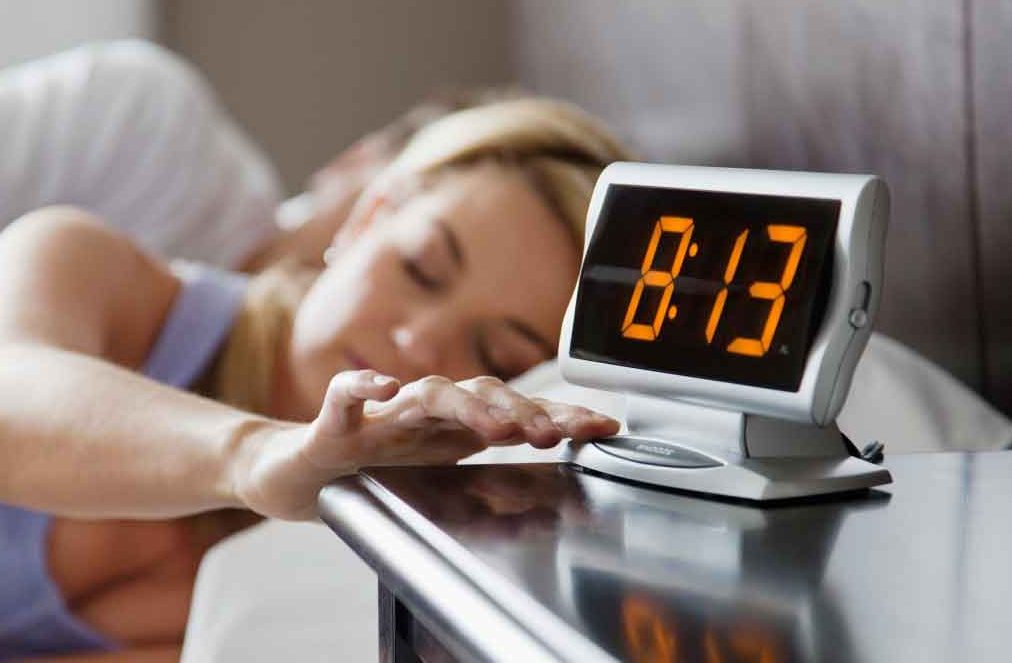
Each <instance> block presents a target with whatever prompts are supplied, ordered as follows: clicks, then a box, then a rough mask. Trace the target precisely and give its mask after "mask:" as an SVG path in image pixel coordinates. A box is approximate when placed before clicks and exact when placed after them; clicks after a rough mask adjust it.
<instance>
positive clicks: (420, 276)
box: [401, 258, 443, 292]
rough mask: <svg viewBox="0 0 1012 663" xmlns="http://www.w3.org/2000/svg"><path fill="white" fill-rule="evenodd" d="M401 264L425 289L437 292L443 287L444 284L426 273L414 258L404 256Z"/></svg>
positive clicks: (412, 278) (413, 279)
mask: <svg viewBox="0 0 1012 663" xmlns="http://www.w3.org/2000/svg"><path fill="white" fill-rule="evenodd" d="M401 266H402V267H403V268H404V271H405V272H406V273H407V275H408V276H409V277H410V278H411V280H412V281H414V282H415V283H417V284H418V285H420V286H421V287H422V288H424V289H425V290H428V291H429V292H437V291H439V289H440V288H442V286H443V284H442V283H440V282H439V281H437V280H436V279H434V278H432V277H431V276H429V275H428V274H426V273H425V272H424V271H423V270H422V268H421V267H419V266H418V263H417V262H415V261H414V260H411V259H410V258H403V259H401Z"/></svg>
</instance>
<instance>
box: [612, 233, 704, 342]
mask: <svg viewBox="0 0 1012 663" xmlns="http://www.w3.org/2000/svg"><path fill="white" fill-rule="evenodd" d="M692 228H693V222H692V219H690V218H688V217H684V216H662V217H661V218H660V219H658V220H657V223H656V225H654V231H653V234H651V236H650V242H648V243H647V250H646V253H644V254H643V264H642V265H641V266H640V278H639V279H637V281H636V286H635V287H634V288H633V293H632V296H631V297H630V298H629V305H628V307H626V312H625V319H624V320H623V321H622V336H625V337H626V338H634V339H637V340H640V341H653V340H655V339H656V338H657V335H658V334H659V333H660V331H661V325H662V324H663V323H664V317H665V315H666V314H667V312H668V304H670V303H671V296H672V294H674V291H675V278H677V277H678V274H679V273H680V272H681V271H682V264H683V263H684V262H685V254H686V252H687V251H688V248H689V244H690V242H691V240H692ZM664 233H681V234H682V236H681V239H679V241H678V248H677V249H676V251H675V259H674V261H673V262H672V264H671V269H670V270H669V271H666V272H665V271H661V270H658V269H653V263H654V256H656V255H657V247H658V245H659V244H660V242H661V235H663V234H664ZM646 286H651V287H657V288H661V287H663V288H664V292H663V293H662V294H661V301H660V304H658V306H657V310H656V311H655V312H654V316H653V322H652V323H651V324H646V323H643V322H636V323H634V322H633V320H634V319H635V318H636V311H637V309H638V308H639V304H640V300H641V299H642V298H643V290H644V288H645V287H646Z"/></svg>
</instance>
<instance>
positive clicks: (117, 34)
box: [0, 0, 159, 67]
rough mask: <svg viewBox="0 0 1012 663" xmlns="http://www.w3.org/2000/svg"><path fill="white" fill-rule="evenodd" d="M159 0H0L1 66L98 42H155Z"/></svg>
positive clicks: (157, 27)
mask: <svg viewBox="0 0 1012 663" xmlns="http://www.w3.org/2000/svg"><path fill="white" fill-rule="evenodd" d="M158 12H159V5H158V0H88V2H81V1H80V0H0V67H6V66H7V65H11V64H16V63H18V62H24V61H25V60H31V59H32V58H37V57H40V56H42V55H48V54H50V53H53V52H56V51H61V50H63V49H65V48H69V47H71V46H75V45H77V44H81V43H83V42H86V41H93V40H96V39H117V38H122V37H144V38H148V39H150V38H153V37H155V36H156V35H157V34H158V30H159V14H158Z"/></svg>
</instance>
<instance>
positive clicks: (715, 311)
mask: <svg viewBox="0 0 1012 663" xmlns="http://www.w3.org/2000/svg"><path fill="white" fill-rule="evenodd" d="M747 239H748V230H747V229H746V230H743V231H742V233H741V234H740V235H738V239H736V240H735V241H734V248H733V249H731V259H730V260H728V261H727V268H726V269H725V270H724V287H723V288H721V289H720V292H718V293H717V299H716V300H714V302H713V308H712V309H711V310H710V319H709V320H707V321H706V342H707V343H708V344H709V343H713V334H714V332H715V331H717V323H718V322H719V321H720V316H721V314H722V313H723V312H724V303H725V302H726V301H727V285H728V284H729V283H730V282H731V281H732V280H733V279H734V274H735V272H737V271H738V263H739V262H741V253H742V251H744V250H745V241H746V240H747Z"/></svg>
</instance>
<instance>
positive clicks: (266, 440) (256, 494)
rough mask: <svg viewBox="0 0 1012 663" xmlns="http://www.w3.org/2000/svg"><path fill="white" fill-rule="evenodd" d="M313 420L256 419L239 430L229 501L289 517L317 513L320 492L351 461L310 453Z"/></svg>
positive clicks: (230, 463)
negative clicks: (331, 461) (330, 463)
mask: <svg viewBox="0 0 1012 663" xmlns="http://www.w3.org/2000/svg"><path fill="white" fill-rule="evenodd" d="M313 434H314V433H313V425H312V424H301V423H293V422H287V421H279V420H272V419H251V420H249V421H247V422H243V424H241V425H240V427H239V429H238V430H237V431H236V435H235V440H234V441H233V443H232V444H231V445H230V446H231V447H232V449H231V451H230V452H229V453H228V454H227V456H228V460H227V462H226V471H225V473H224V476H225V482H224V484H223V486H222V490H223V491H224V493H225V495H226V499H227V505H229V506H235V507H240V508H245V509H250V510H252V511H256V512H257V513H260V514H262V515H265V516H270V517H276V518H283V519H289V520H302V519H309V518H313V517H315V514H316V496H317V493H318V492H319V490H320V488H322V487H323V486H324V485H325V484H326V483H327V482H328V481H330V480H332V479H334V478H336V477H338V476H341V475H343V474H348V473H350V472H353V471H354V469H355V468H353V467H351V465H350V464H349V465H347V466H346V464H341V465H340V466H335V467H322V466H320V465H318V464H315V463H314V462H313V461H312V460H311V459H310V458H309V457H307V456H306V454H305V453H304V450H305V447H306V445H307V444H308V443H309V442H310V441H311V437H312V435H313Z"/></svg>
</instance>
